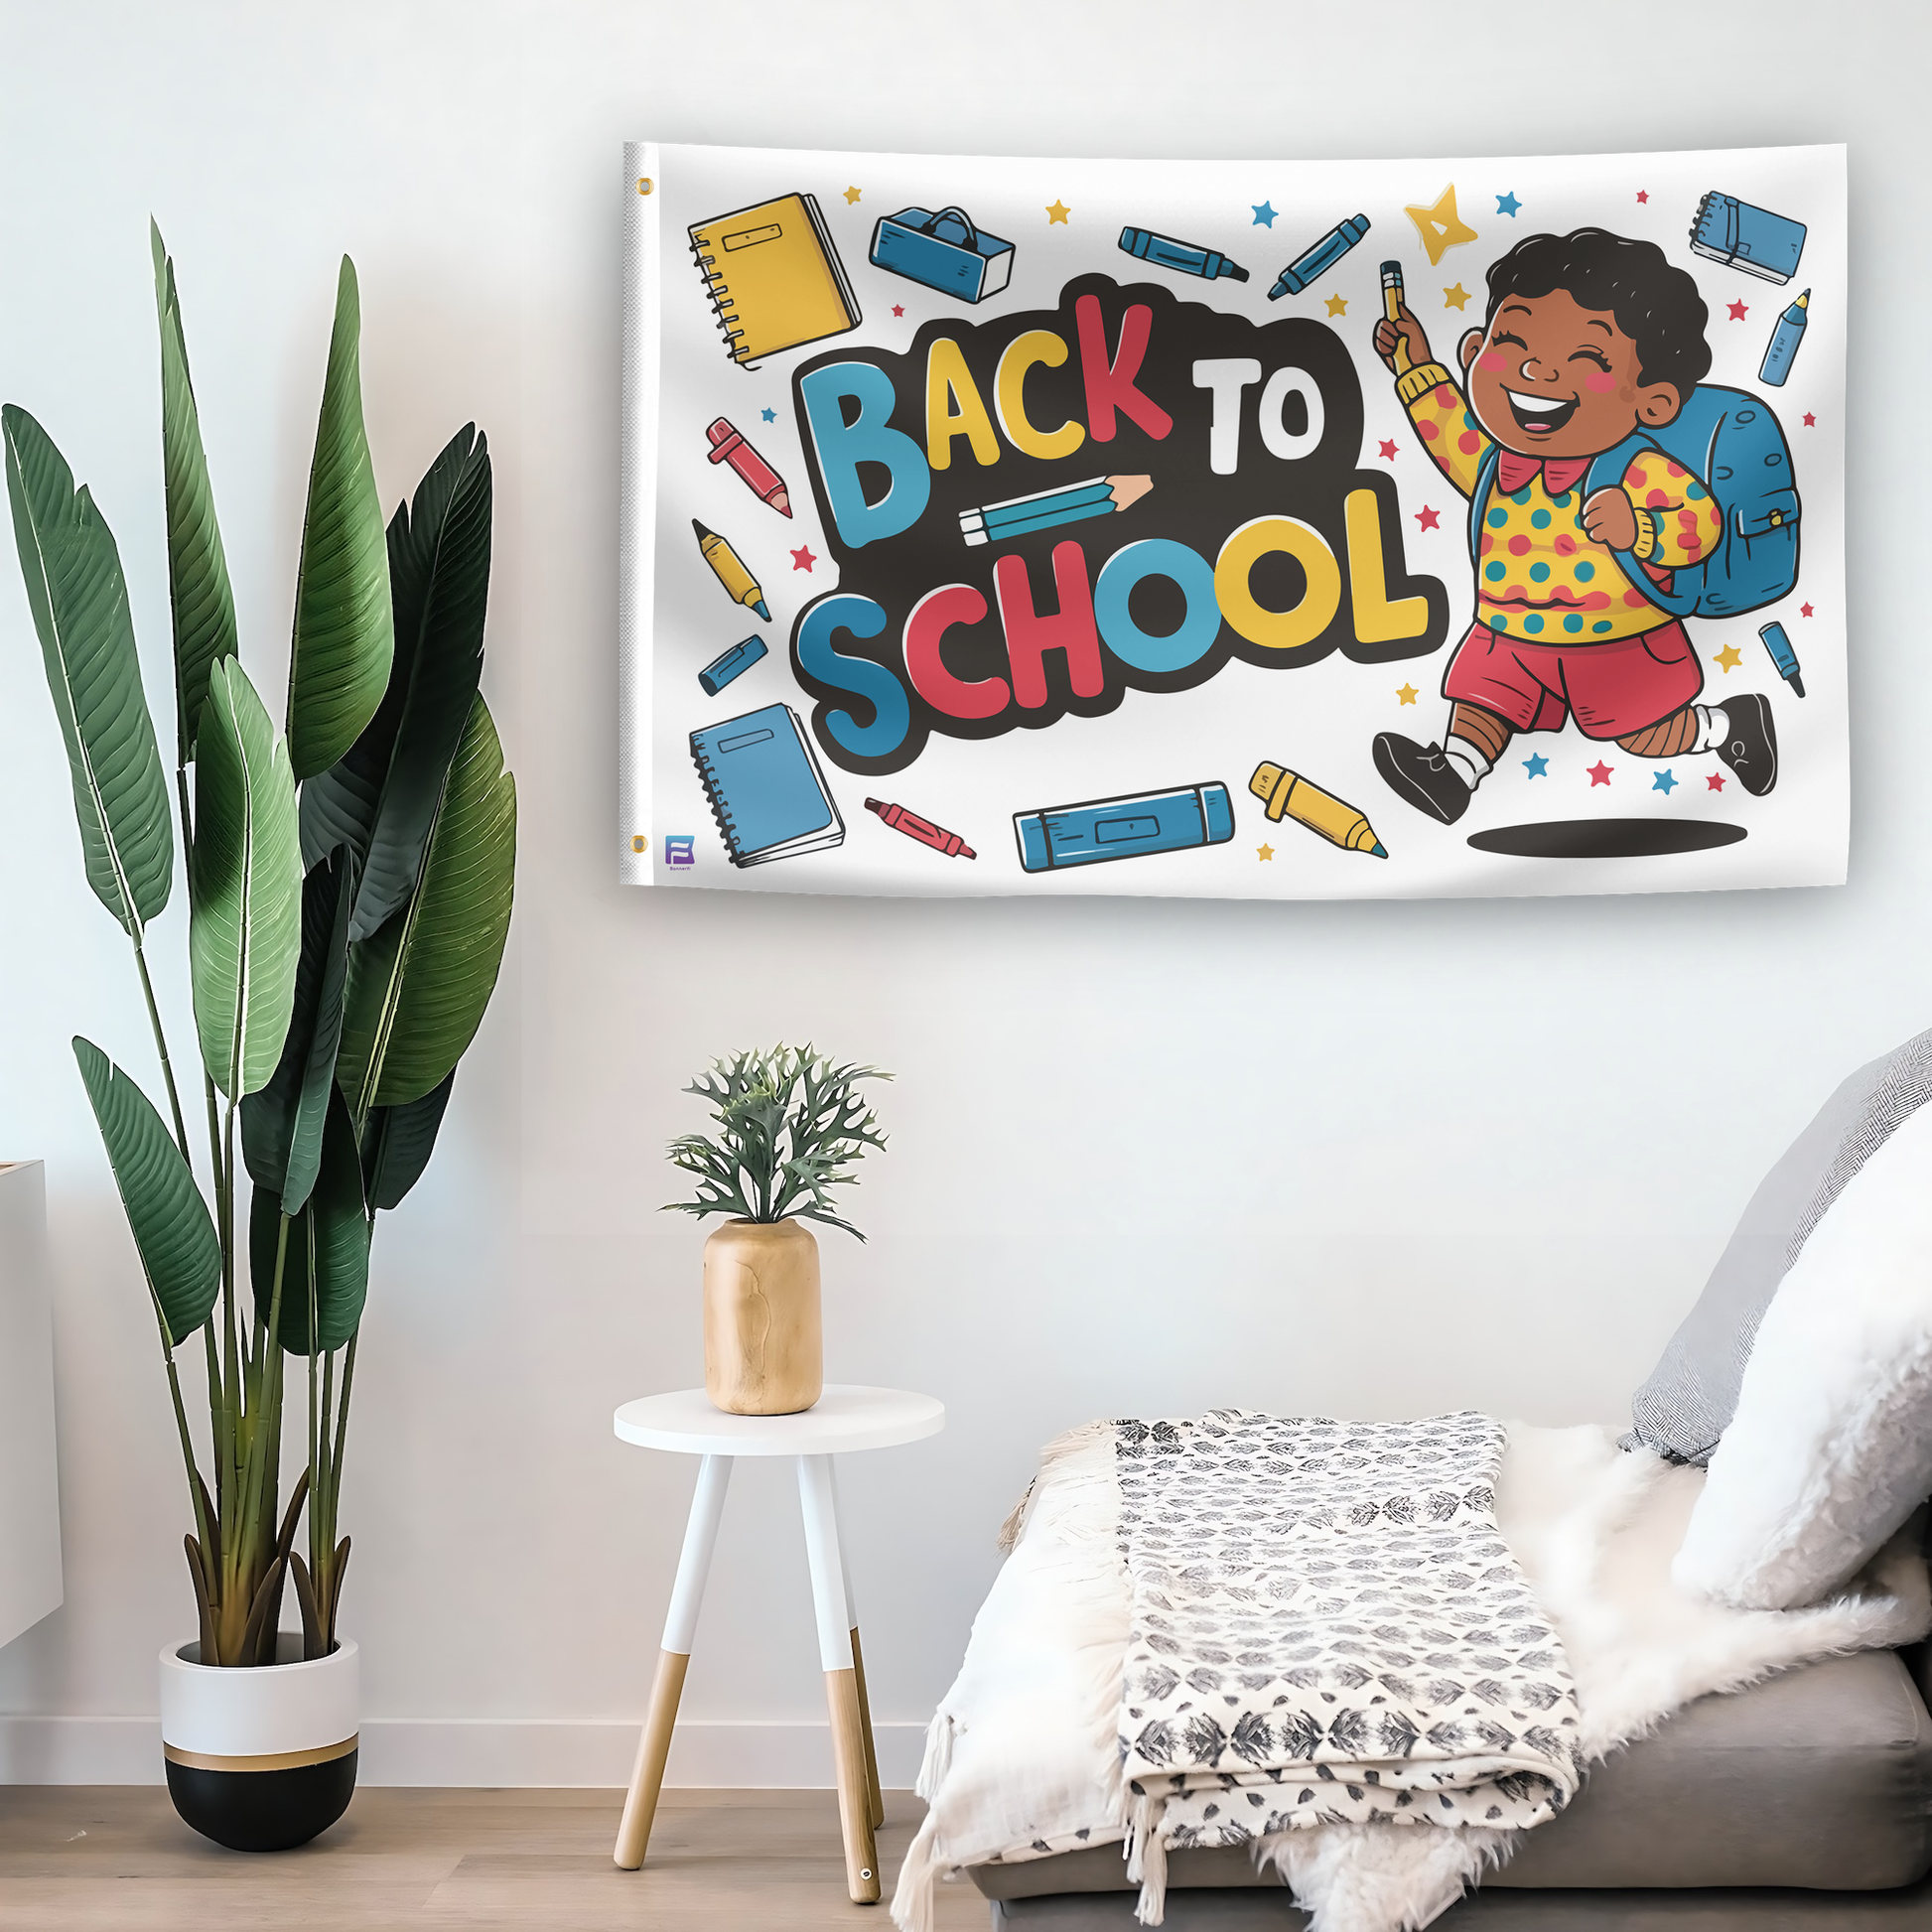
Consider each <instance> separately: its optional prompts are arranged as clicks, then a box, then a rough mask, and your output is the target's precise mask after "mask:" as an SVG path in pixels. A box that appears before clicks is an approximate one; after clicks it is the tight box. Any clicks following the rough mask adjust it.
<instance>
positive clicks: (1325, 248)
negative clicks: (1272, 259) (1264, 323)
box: [1268, 214, 1368, 302]
mask: <svg viewBox="0 0 1932 1932" xmlns="http://www.w3.org/2000/svg"><path fill="white" fill-rule="evenodd" d="M1367 233H1368V216H1367V215H1366V214H1358V215H1356V216H1355V218H1354V219H1353V220H1352V221H1337V222H1336V223H1335V225H1334V226H1333V227H1332V228H1330V229H1329V230H1328V232H1327V233H1326V234H1324V235H1323V236H1322V237H1321V239H1320V240H1319V241H1317V242H1316V243H1315V244H1314V246H1313V247H1312V248H1311V249H1310V250H1309V251H1308V252H1307V253H1306V254H1303V255H1297V256H1296V257H1295V259H1294V260H1293V261H1292V262H1290V263H1289V265H1288V266H1287V267H1286V268H1285V269H1283V270H1282V272H1281V275H1280V277H1279V278H1278V279H1277V281H1276V283H1275V286H1274V287H1273V288H1272V289H1270V290H1269V291H1268V299H1269V301H1270V302H1275V301H1279V300H1280V298H1281V297H1283V296H1284V295H1300V294H1301V293H1302V291H1303V290H1304V289H1305V288H1307V287H1308V285H1309V284H1310V283H1311V282H1312V281H1313V280H1314V279H1315V277H1316V276H1317V275H1325V274H1327V272H1328V271H1329V269H1331V268H1333V267H1334V265H1335V264H1336V262H1338V261H1340V260H1341V258H1342V256H1344V255H1345V254H1347V252H1348V251H1349V249H1351V248H1352V247H1354V245H1355V244H1356V242H1358V241H1360V240H1361V238H1362V237H1363V235H1365V234H1367Z"/></svg>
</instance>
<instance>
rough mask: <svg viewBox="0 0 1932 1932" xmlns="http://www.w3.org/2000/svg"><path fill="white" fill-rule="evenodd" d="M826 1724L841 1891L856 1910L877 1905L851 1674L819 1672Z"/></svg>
mask: <svg viewBox="0 0 1932 1932" xmlns="http://www.w3.org/2000/svg"><path fill="white" fill-rule="evenodd" d="M825 1704H826V1708H827V1710H828V1711H829V1712H830V1714H831V1719H832V1763H833V1766H834V1769H835V1774H836V1776H837V1778H838V1781H839V1826H840V1829H841V1831H842V1833H843V1835H844V1838H845V1888H846V1890H847V1892H848V1893H849V1894H850V1895H851V1897H852V1900H853V1902H854V1903H855V1904H858V1905H876V1904H878V1902H879V1890H880V1887H879V1849H878V1846H877V1844H876V1842H875V1841H874V1839H873V1823H872V1817H873V1814H872V1793H871V1792H870V1791H869V1790H868V1788H867V1785H866V1744H865V1719H864V1718H863V1717H862V1716H861V1714H860V1709H859V1677H858V1672H857V1671H855V1670H828V1671H827V1672H826V1673H825Z"/></svg>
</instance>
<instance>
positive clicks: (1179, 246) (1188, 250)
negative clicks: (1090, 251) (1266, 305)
mask: <svg viewBox="0 0 1932 1932" xmlns="http://www.w3.org/2000/svg"><path fill="white" fill-rule="evenodd" d="M1120 245H1121V247H1122V248H1124V249H1125V250H1126V251H1127V253H1128V254H1130V255H1134V256H1137V257H1138V258H1139V259H1140V260H1142V261H1148V262H1152V263H1154V265H1155V266H1156V267H1157V268H1177V269H1179V270H1180V272H1181V273H1182V274H1183V275H1200V276H1203V277H1205V278H1206V279H1207V280H1208V281H1210V282H1212V281H1216V280H1218V279H1219V278H1220V277H1221V276H1223V275H1231V276H1232V277H1233V278H1234V279H1235V280H1236V281H1237V282H1245V281H1246V280H1247V279H1248V271H1247V270H1246V269H1245V268H1239V267H1237V266H1236V265H1235V264H1234V263H1233V262H1231V261H1229V259H1228V258H1227V256H1225V255H1223V254H1218V253H1217V252H1216V251H1215V250H1214V249H1212V248H1196V247H1195V246H1194V244H1193V243H1192V242H1191V241H1176V240H1175V239H1174V238H1173V235H1165V234H1156V233H1155V232H1154V230H1153V229H1152V228H1123V229H1121V231H1120Z"/></svg>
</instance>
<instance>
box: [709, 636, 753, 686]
mask: <svg viewBox="0 0 1932 1932" xmlns="http://www.w3.org/2000/svg"><path fill="white" fill-rule="evenodd" d="M763 655H764V644H763V642H762V640H761V639H759V638H757V637H747V638H746V639H745V641H744V642H743V643H742V644H734V645H733V646H732V647H731V649H730V650H728V651H726V652H725V653H724V654H723V655H722V656H719V657H714V658H713V659H712V660H711V662H710V663H709V664H707V665H706V666H705V667H704V669H703V670H701V671H700V672H699V673H698V682H699V684H700V685H702V686H703V688H704V694H705V696H706V697H708V698H715V697H716V696H717V695H718V693H719V692H720V691H722V690H723V689H724V688H725V686H726V685H728V684H729V683H730V682H731V681H732V679H733V678H735V677H736V676H737V675H738V674H739V672H741V671H749V670H750V669H751V668H752V666H753V665H754V664H756V663H757V662H758V661H759V658H760V657H762V656H763Z"/></svg>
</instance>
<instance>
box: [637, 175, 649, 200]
mask: <svg viewBox="0 0 1932 1932" xmlns="http://www.w3.org/2000/svg"><path fill="white" fill-rule="evenodd" d="M650 189H651V180H650V177H649V176H648V175H639V176H638V177H637V193H638V194H639V195H648V194H649V193H650Z"/></svg>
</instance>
